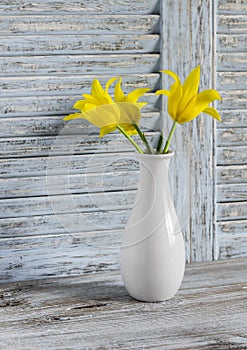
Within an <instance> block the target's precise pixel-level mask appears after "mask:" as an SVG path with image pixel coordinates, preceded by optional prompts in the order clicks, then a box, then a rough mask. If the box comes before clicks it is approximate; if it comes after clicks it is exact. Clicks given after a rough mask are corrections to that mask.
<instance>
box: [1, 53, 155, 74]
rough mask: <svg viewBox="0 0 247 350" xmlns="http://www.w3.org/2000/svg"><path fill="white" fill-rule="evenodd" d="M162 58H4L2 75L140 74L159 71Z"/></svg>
mask: <svg viewBox="0 0 247 350" xmlns="http://www.w3.org/2000/svg"><path fill="white" fill-rule="evenodd" d="M159 57H160V55H159V54H158V53H157V54H155V53H153V54H144V53H143V54H136V53H134V52H132V53H131V54H121V55H117V54H108V55H106V54H103V53H102V52H101V54H99V55H72V56H71V55H59V56H47V55H42V57H40V56H32V57H23V56H18V57H10V56H8V57H0V63H1V64H0V76H11V77H13V76H14V77H17V76H25V77H26V76H29V77H34V76H41V75H45V76H57V75H62V76H64V75H69V76H71V75H73V74H74V75H79V76H81V75H82V74H87V75H88V74H92V76H94V75H95V72H97V75H100V74H110V75H111V76H114V75H122V74H126V73H127V74H140V73H150V72H157V71H158V69H159Z"/></svg>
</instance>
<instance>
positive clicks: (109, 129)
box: [99, 125, 117, 138]
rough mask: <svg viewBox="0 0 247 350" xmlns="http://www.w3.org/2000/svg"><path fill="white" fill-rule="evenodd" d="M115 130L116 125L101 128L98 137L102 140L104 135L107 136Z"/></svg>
mask: <svg viewBox="0 0 247 350" xmlns="http://www.w3.org/2000/svg"><path fill="white" fill-rule="evenodd" d="M116 128H117V125H108V126H104V127H102V128H101V129H100V133H99V137H100V138H102V137H103V136H105V135H106V134H109V133H110V132H113V131H114V130H116Z"/></svg>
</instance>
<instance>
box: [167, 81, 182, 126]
mask: <svg viewBox="0 0 247 350" xmlns="http://www.w3.org/2000/svg"><path fill="white" fill-rule="evenodd" d="M181 97H182V85H181V83H180V80H178V81H176V82H175V83H174V84H173V85H172V86H171V89H170V93H169V96H168V113H169V114H170V116H171V118H172V119H173V120H176V121H177V108H178V105H179V102H180V100H181Z"/></svg>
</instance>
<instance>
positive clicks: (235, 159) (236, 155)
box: [217, 146, 247, 165]
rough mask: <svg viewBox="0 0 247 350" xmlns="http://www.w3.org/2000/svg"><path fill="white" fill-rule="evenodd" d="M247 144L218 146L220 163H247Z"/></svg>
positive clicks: (218, 161) (218, 160) (218, 162)
mask: <svg viewBox="0 0 247 350" xmlns="http://www.w3.org/2000/svg"><path fill="white" fill-rule="evenodd" d="M246 154H247V146H233V147H218V149H217V164H218V165H233V164H236V165H238V164H239V165H240V164H243V165H245V164H246Z"/></svg>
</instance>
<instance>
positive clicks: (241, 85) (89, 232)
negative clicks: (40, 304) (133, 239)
mask: <svg viewBox="0 0 247 350" xmlns="http://www.w3.org/2000/svg"><path fill="white" fill-rule="evenodd" d="M246 19H247V5H246V4H245V2H243V1H240V0H218V1H214V2H212V1H210V0H193V1H189V0H188V1H183V0H178V1H169V0H163V1H154V0H132V1H128V0H121V1H118V0H113V1H111V2H109V1H108V0H102V1H98V0H90V1H89V0H85V1H79V0H70V1H66V0H60V1H56V0H42V1H41V0H37V1H34V2H32V1H24V0H19V1H9V0H2V1H1V3H0V34H1V39H0V52H1V57H0V76H1V79H0V89H1V90H0V91H1V95H0V117H1V123H0V148H1V159H0V162H1V163H0V164H1V167H0V169H1V170H0V188H1V200H0V208H1V210H0V215H1V216H0V258H1V259H0V279H1V281H2V282H4V281H6V280H8V281H15V280H24V279H32V278H43V277H48V276H51V277H52V276H62V275H74V274H85V273H94V272H98V271H110V270H116V269H118V268H119V265H118V259H119V247H120V239H121V230H122V229H123V227H124V225H125V223H126V220H127V217H128V214H129V211H130V208H131V205H132V203H133V201H134V198H135V193H136V187H137V180H138V166H137V165H136V163H135V162H134V160H133V152H132V151H133V150H132V149H131V147H130V146H129V145H128V144H127V143H126V142H125V140H123V139H122V138H121V137H119V136H118V135H115V134H112V135H108V136H106V137H105V138H104V139H103V140H102V141H101V142H99V139H98V135H97V132H96V131H95V130H93V129H92V128H91V127H90V126H88V124H86V123H83V122H82V121H80V123H78V122H72V123H70V124H65V123H64V122H63V120H62V118H63V116H65V115H66V114H68V113H70V112H72V106H73V103H74V102H75V101H76V100H77V99H78V98H79V97H80V94H81V93H82V91H83V92H85V91H88V89H89V87H90V84H91V82H92V79H93V78H94V77H98V78H99V79H100V80H101V81H102V82H103V83H104V82H106V81H107V80H108V79H109V78H110V77H112V76H116V75H122V76H123V82H124V88H125V90H126V91H128V90H130V89H133V88H137V87H151V89H152V91H151V92H150V93H148V95H147V97H146V100H147V101H148V102H149V106H148V107H146V108H145V110H144V113H143V120H142V125H143V127H145V128H146V129H147V134H148V137H149V138H150V139H154V138H155V135H156V132H157V130H158V129H159V128H161V127H162V128H164V130H165V132H166V133H167V130H168V127H169V125H170V121H169V120H168V118H167V116H166V115H165V114H164V112H163V111H164V110H166V105H165V101H162V100H160V99H157V97H156V96H155V95H154V93H153V91H155V90H156V89H158V88H160V87H161V86H167V83H168V82H170V81H169V80H165V79H163V80H161V79H160V75H159V73H158V72H159V69H161V68H168V69H172V70H174V71H176V72H177V73H178V74H180V75H181V76H183V77H184V76H185V75H187V74H188V72H189V70H190V69H192V68H193V67H195V66H196V65H197V64H201V66H202V82H201V87H202V88H208V87H209V86H212V87H215V88H217V89H218V90H219V91H220V92H221V93H222V96H223V102H222V103H221V104H220V105H219V106H218V108H219V109H220V110H221V114H222V119H223V122H222V123H217V125H216V123H215V122H214V121H212V120H211V118H209V117H208V116H203V115H202V116H200V117H199V118H198V119H196V120H194V121H193V122H192V123H190V124H188V125H184V126H181V127H179V128H178V129H177V133H176V136H175V137H174V141H173V144H172V146H173V148H174V149H175V150H176V157H175V159H174V160H173V163H172V169H171V185H172V189H173V193H174V201H175V204H176V207H177V211H178V215H179V219H180V222H181V224H182V226H183V230H184V236H185V242H186V257H187V261H188V262H199V261H210V260H215V259H227V258H234V257H242V256H246V248H247V234H246V233H247V219H246V218H247V199H246V181H247V164H246V153H247V152H246V151H247V147H246V142H245V141H246V140H247V133H246V130H247V125H246V74H247V73H246V70H247V65H246V63H247V55H246V49H247V44H246V35H247V26H246ZM160 112H161V113H160ZM160 114H161V116H160ZM72 151H73V152H72ZM71 154H73V156H71Z"/></svg>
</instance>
